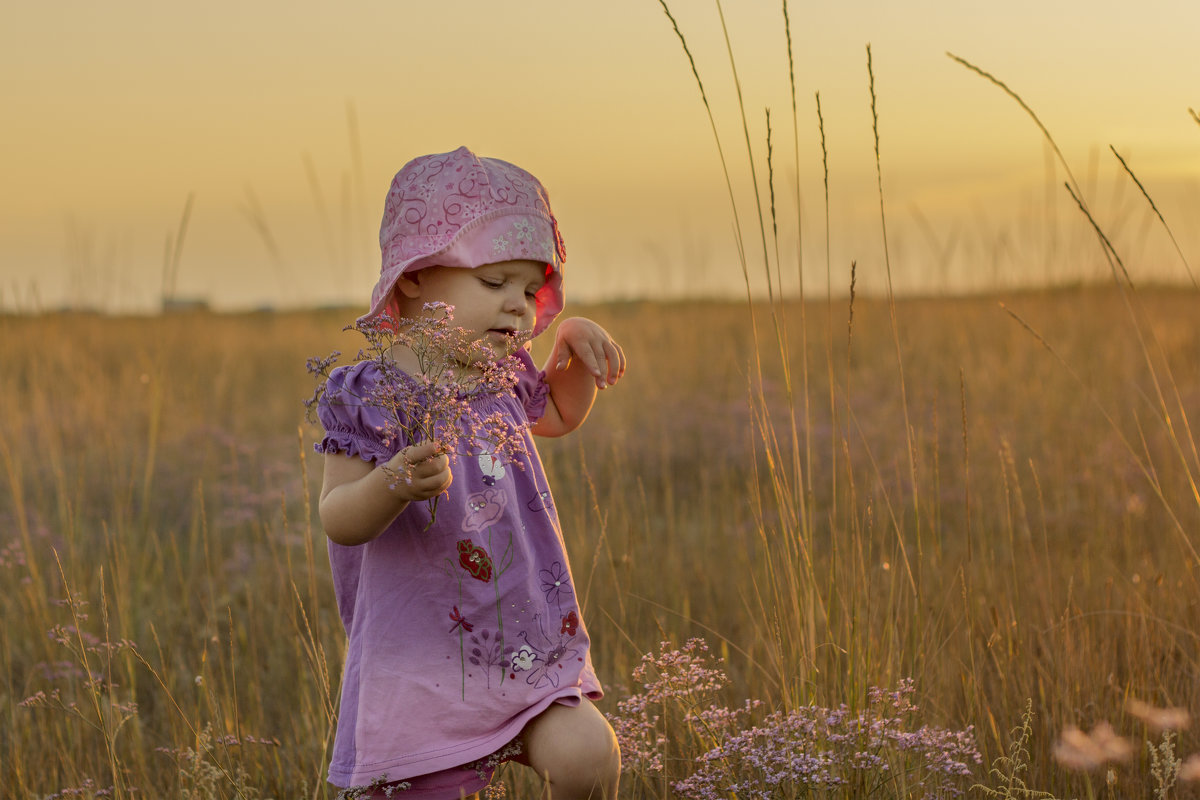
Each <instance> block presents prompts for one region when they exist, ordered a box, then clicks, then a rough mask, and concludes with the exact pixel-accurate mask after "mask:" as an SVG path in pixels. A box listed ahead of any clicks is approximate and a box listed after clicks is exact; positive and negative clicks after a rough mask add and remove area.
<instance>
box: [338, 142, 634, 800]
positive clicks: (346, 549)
mask: <svg viewBox="0 0 1200 800" xmlns="http://www.w3.org/2000/svg"><path fill="white" fill-rule="evenodd" d="M379 241H380V246H381V248H382V250H383V268H382V272H381V274H380V278H379V283H378V284H377V285H376V286H375V290H374V292H373V293H372V297H371V308H370V311H368V312H367V314H366V315H365V316H364V317H362V318H361V319H360V322H363V321H366V320H371V319H374V318H377V317H379V316H380V315H383V314H385V313H386V314H388V315H389V316H390V317H391V318H392V319H394V320H401V319H409V320H413V319H419V318H422V317H425V318H428V317H431V316H436V315H439V314H443V313H445V312H444V311H443V310H441V309H442V308H443V307H442V306H439V305H438V304H445V305H447V306H453V314H454V325H455V326H461V327H462V328H464V329H465V330H466V331H467V332H468V335H469V336H470V337H471V338H472V339H474V340H475V341H476V343H477V346H476V348H475V349H474V350H473V351H472V352H474V353H476V354H477V355H476V356H475V357H471V358H463V359H461V361H460V363H459V364H458V365H457V367H456V369H458V370H461V371H463V372H464V373H465V374H470V373H471V372H472V371H480V370H481V369H482V367H481V365H480V363H479V356H478V354H479V353H485V354H486V355H485V357H486V358H488V359H491V358H496V359H499V358H501V357H503V356H507V355H510V354H515V356H516V358H517V359H519V363H520V369H519V370H518V379H517V382H516V385H515V388H514V389H512V390H511V391H487V390H482V391H476V392H472V393H470V394H469V395H468V396H467V397H466V400H467V402H469V403H470V405H471V406H472V407H473V410H474V411H475V412H478V417H477V418H479V419H482V418H484V417H487V418H489V419H492V420H495V419H497V417H496V416H495V415H496V414H497V412H498V413H499V414H500V415H501V417H500V418H501V419H503V420H505V421H506V423H507V424H509V425H510V426H511V428H512V429H513V430H516V431H519V433H520V435H521V436H522V437H523V439H524V447H523V451H524V452H523V453H521V452H520V450H521V449H522V448H519V447H518V448H516V449H515V450H514V452H516V453H517V454H516V455H513V456H512V457H511V458H512V461H510V462H509V463H505V459H504V458H503V457H501V458H497V456H496V455H494V454H492V453H488V452H480V453H471V454H469V455H458V456H457V457H456V458H455V460H454V462H453V464H451V461H450V459H449V457H448V456H447V455H446V454H445V453H442V452H440V450H439V446H438V444H437V443H435V442H432V441H424V442H409V441H404V436H403V434H401V435H399V436H396V435H395V434H393V433H392V432H391V431H390V428H389V425H388V420H387V419H385V412H384V411H383V410H382V409H381V408H380V407H379V406H378V405H372V404H370V403H364V402H363V398H368V397H370V396H371V392H372V388H373V387H375V386H376V384H377V382H379V381H380V380H381V379H382V377H381V369H380V364H379V363H378V362H377V361H373V360H364V361H360V362H359V363H357V364H354V365H352V366H346V367H339V368H337V369H335V370H334V371H333V372H331V373H330V375H329V378H328V380H327V382H326V384H325V391H324V394H323V396H322V399H321V402H320V405H319V406H318V416H319V418H320V421H321V423H322V424H323V425H324V427H325V431H326V435H325V437H324V438H323V439H322V440H321V442H320V443H319V444H318V445H317V451H318V452H321V453H324V454H325V473H324V483H323V486H322V488H321V500H320V514H321V522H322V524H323V526H324V528H325V533H326V535H327V536H328V538H329V560H330V564H331V567H332V570H333V578H334V586H335V589H336V593H337V602H338V609H339V612H340V614H341V617H342V622H343V623H344V625H345V628H346V633H347V635H348V636H349V649H348V653H347V656H346V665H345V670H344V674H343V678H342V700H341V707H340V712H339V719H338V726H337V735H336V738H335V740H334V748H333V759H332V764H331V766H330V770H329V780H330V782H332V783H334V784H336V785H338V786H343V787H352V789H351V791H350V792H348V793H347V794H349V795H350V796H355V797H385V796H388V797H392V796H395V797H419V798H459V797H463V796H466V795H470V794H473V793H475V792H477V791H478V790H479V789H481V788H482V787H484V786H486V785H487V784H488V782H489V781H490V779H491V776H492V772H493V771H494V769H495V767H496V766H497V765H498V764H499V763H501V762H503V761H507V760H516V761H518V762H520V763H522V764H526V765H528V766H530V767H532V768H533V769H535V770H537V772H538V774H539V775H541V776H542V777H543V778H544V779H545V781H546V789H545V792H546V794H547V796H550V795H552V796H553V797H554V798H555V800H568V799H569V798H576V797H578V798H586V797H596V798H601V797H606V798H612V797H615V796H616V791H617V776H618V773H619V771H620V755H619V752H618V750H617V744H616V740H615V737H614V736H613V733H612V729H611V728H610V727H609V725H608V723H607V721H606V720H605V719H604V717H603V715H601V714H600V712H599V711H597V709H596V708H595V706H594V705H592V701H594V700H597V699H599V698H600V697H601V694H602V692H601V688H600V684H599V682H598V681H597V679H596V675H595V672H594V671H593V669H592V663H591V656H590V650H589V640H588V635H587V629H586V627H585V626H584V622H583V619H582V616H581V612H580V609H579V606H578V595H577V593H576V589H575V584H574V582H573V581H572V579H571V572H570V569H569V567H568V565H567V556H566V552H565V549H564V545H563V537H562V532H561V531H560V530H559V525H558V516H557V514H556V512H555V508H554V501H553V499H552V497H551V495H550V489H549V487H548V485H547V483H546V477H545V474H544V473H543V471H542V467H541V464H540V462H539V460H538V457H537V451H536V449H535V448H534V445H533V440H532V438H531V436H530V435H529V434H530V433H531V432H532V433H536V434H539V435H542V436H561V435H563V434H565V433H569V432H570V431H572V430H574V429H575V428H576V427H578V426H579V425H580V424H581V423H582V422H583V421H584V419H585V418H586V417H587V414H588V411H589V409H590V408H591V405H592V401H593V399H594V398H595V395H596V390H597V389H598V388H599V389H603V388H605V387H606V386H609V385H611V384H613V383H615V382H616V381H617V380H618V379H619V378H620V377H621V375H622V374H623V373H624V371H625V357H624V354H623V353H622V352H621V349H620V348H619V347H618V346H617V344H616V343H615V342H614V341H613V340H612V338H611V337H610V336H609V335H608V334H607V333H605V331H604V330H603V329H602V328H601V327H600V326H599V325H597V324H596V323H594V322H592V321H590V320H587V319H583V318H574V319H567V320H564V321H562V322H560V323H559V325H558V327H557V328H556V329H555V333H554V346H553V348H552V349H551V352H550V356H549V358H548V360H547V362H546V364H545V366H544V368H543V370H542V371H538V370H537V369H536V368H535V367H534V365H533V361H532V359H531V357H530V355H529V352H528V351H527V350H526V349H525V348H524V347H521V346H519V345H517V344H516V342H517V341H519V340H520V339H521V338H522V336H529V335H534V336H536V335H537V334H540V333H542V332H543V331H545V330H546V328H547V327H548V326H549V325H550V323H551V321H552V320H553V319H554V318H555V316H557V315H558V313H559V312H560V311H561V310H562V307H563V291H562V268H563V260H564V258H565V251H564V249H563V243H562V238H561V236H560V235H559V233H558V224H557V222H556V221H555V219H554V216H553V215H552V214H551V213H550V206H549V203H548V200H547V197H546V191H545V189H544V187H543V186H542V185H541V183H539V182H538V180H537V179H536V178H534V177H533V176H532V175H530V174H529V173H528V172H526V171H524V170H522V169H520V168H519V167H516V166H514V165H512V164H509V163H506V162H504V161H499V160H496V159H491V158H479V157H477V156H476V155H475V154H474V153H472V152H471V151H469V150H467V149H466V148H465V147H462V148H459V149H458V150H455V151H454V152H452V153H444V154H438V155H431V156H422V157H420V158H417V159H414V160H413V161H410V162H409V163H408V164H406V165H405V166H404V168H403V169H401V170H400V172H399V173H398V174H397V175H396V177H395V179H394V180H393V181H392V185H391V190H390V191H389V192H388V196H387V200H386V203H385V206H384V214H383V224H382V226H381V229H380V237H379ZM386 357H387V358H389V359H391V361H392V362H394V364H395V365H396V366H397V367H399V369H400V370H402V371H404V372H406V373H408V374H410V375H412V374H416V373H417V372H418V371H419V365H418V357H417V354H416V353H414V352H413V351H412V350H411V349H409V348H407V347H406V346H404V345H400V344H397V345H394V346H392V348H391V350H390V351H389V352H388V353H387V356H386ZM463 424H465V423H463ZM390 427H392V428H394V427H395V426H394V424H393V425H392V426H390ZM462 433H463V434H465V435H466V441H468V442H469V441H478V440H477V439H475V438H474V437H473V435H472V434H471V432H470V431H462ZM513 461H515V462H519V463H513ZM452 467H453V470H452ZM433 498H438V502H437V505H436V507H432V506H431V504H430V503H427V502H422V501H427V500H431V499H433Z"/></svg>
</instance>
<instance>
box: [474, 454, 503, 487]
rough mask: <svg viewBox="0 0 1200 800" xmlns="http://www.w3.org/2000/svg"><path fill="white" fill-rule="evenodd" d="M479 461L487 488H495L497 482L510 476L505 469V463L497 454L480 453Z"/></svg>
mask: <svg viewBox="0 0 1200 800" xmlns="http://www.w3.org/2000/svg"><path fill="white" fill-rule="evenodd" d="M478 460H479V470H480V472H482V473H483V483H484V485H485V486H495V485H496V481H498V480H499V479H500V478H503V477H504V476H505V475H506V474H508V473H507V472H506V471H505V469H504V463H503V462H502V461H501V460H500V459H499V458H498V457H497V456H496V454H495V453H480V454H479V459H478Z"/></svg>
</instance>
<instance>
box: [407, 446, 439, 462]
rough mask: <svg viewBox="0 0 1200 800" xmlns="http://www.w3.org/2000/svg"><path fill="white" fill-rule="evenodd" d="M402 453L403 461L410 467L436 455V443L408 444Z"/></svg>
mask: <svg viewBox="0 0 1200 800" xmlns="http://www.w3.org/2000/svg"><path fill="white" fill-rule="evenodd" d="M402 452H403V453H404V461H405V462H406V463H407V464H408V465H409V466H410V467H411V466H416V465H417V464H420V463H421V462H423V461H426V460H427V459H429V458H431V457H433V456H436V455H437V454H438V444H437V442H421V443H420V444H410V445H409V446H408V447H406V448H404V450H403V451H402Z"/></svg>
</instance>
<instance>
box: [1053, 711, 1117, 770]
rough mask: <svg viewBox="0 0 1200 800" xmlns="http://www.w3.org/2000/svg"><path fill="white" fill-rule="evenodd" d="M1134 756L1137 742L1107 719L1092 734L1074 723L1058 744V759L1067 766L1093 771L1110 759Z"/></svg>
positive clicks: (1056, 744)
mask: <svg viewBox="0 0 1200 800" xmlns="http://www.w3.org/2000/svg"><path fill="white" fill-rule="evenodd" d="M1132 755H1133V745H1131V744H1130V743H1129V741H1128V740H1126V739H1123V738H1122V737H1120V736H1118V735H1117V732H1116V731H1115V730H1113V727H1112V725H1110V724H1108V723H1107V722H1101V723H1099V724H1098V725H1096V727H1094V728H1092V731H1091V733H1084V732H1083V731H1081V730H1080V729H1079V728H1076V727H1075V726H1070V727H1068V728H1067V729H1066V730H1065V731H1063V732H1062V736H1060V737H1059V740H1058V742H1056V743H1055V745H1054V760H1055V761H1057V762H1058V763H1060V764H1062V765H1063V766H1064V767H1066V768H1067V769H1076V770H1092V769H1096V768H1097V767H1100V766H1102V765H1104V764H1107V763H1108V762H1110V761H1128V760H1129V758H1130V757H1131V756H1132Z"/></svg>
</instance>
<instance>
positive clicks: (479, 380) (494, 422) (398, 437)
mask: <svg viewBox="0 0 1200 800" xmlns="http://www.w3.org/2000/svg"><path fill="white" fill-rule="evenodd" d="M424 311H425V312H426V313H425V314H424V315H423V316H420V317H417V318H409V317H404V318H401V319H400V320H399V321H396V320H393V319H392V318H391V317H390V316H388V315H386V314H384V315H381V316H379V317H374V318H372V319H368V320H363V321H359V322H357V323H355V324H353V325H348V326H346V328H345V330H355V331H357V332H358V333H360V334H362V336H363V338H365V339H366V345H365V346H364V347H363V348H362V349H361V350H359V351H358V356H357V358H356V360H357V361H367V360H370V361H372V362H373V363H374V364H375V366H376V368H377V372H378V375H379V379H378V380H377V381H376V382H375V383H374V384H373V385H371V386H370V388H369V389H368V390H366V394H365V396H362V397H357V396H356V397H353V398H352V401H353V402H360V403H362V404H363V405H366V406H371V407H374V408H377V409H379V410H380V411H382V412H383V413H382V416H383V418H384V424H383V425H382V426H381V428H380V430H379V431H378V433H379V435H380V439H381V441H382V443H383V445H384V446H385V447H390V446H391V445H392V444H393V443H394V442H397V441H402V442H406V443H407V444H410V445H413V444H420V443H421V442H426V441H431V442H435V443H437V445H438V451H439V452H440V453H444V454H447V455H449V456H450V458H451V460H452V461H453V460H455V458H456V457H457V456H459V455H482V454H490V455H491V456H492V457H493V458H495V459H497V460H498V461H499V462H500V463H511V464H515V465H516V466H517V467H518V468H521V469H524V466H525V465H524V460H523V456H524V455H525V453H526V450H525V440H524V437H523V435H522V434H523V429H522V427H523V426H514V425H513V424H512V423H511V422H509V421H507V420H506V419H505V417H504V414H503V413H502V412H500V411H494V412H492V413H490V414H483V413H482V412H480V411H479V410H477V409H476V408H475V407H474V406H473V405H472V403H471V400H472V398H475V397H477V396H479V395H480V394H497V393H504V392H511V391H513V388H514V387H515V386H516V384H517V379H518V375H519V373H520V371H521V362H520V361H519V360H518V359H517V357H516V356H515V355H513V354H512V353H515V352H516V349H517V348H518V347H520V346H522V345H523V344H524V342H525V341H526V340H527V338H528V337H527V335H514V336H513V341H512V346H511V353H510V354H508V355H504V356H501V357H500V358H496V356H495V353H494V351H492V349H491V347H490V345H489V344H488V343H487V342H484V341H480V340H479V339H478V338H477V337H475V336H474V335H472V334H471V332H470V331H467V330H466V329H464V328H462V327H459V326H455V325H454V324H453V323H454V307H453V306H451V305H447V304H446V303H440V302H439V303H426V304H425V306H424ZM397 345H400V346H402V347H405V348H407V349H408V350H410V351H411V352H412V353H413V354H414V355H415V356H416V360H417V371H416V373H415V374H409V373H408V372H405V371H404V370H403V369H401V368H400V367H399V365H397V363H396V362H395V360H394V359H393V357H392V351H393V348H394V347H396V346H397ZM340 356H341V353H340V352H339V351H336V350H335V351H334V352H333V353H331V354H330V355H329V356H328V357H327V358H310V359H309V360H308V365H307V366H308V371H309V372H310V373H311V374H313V375H314V376H316V377H317V378H319V379H320V383H319V384H318V386H317V388H316V391H315V392H314V393H313V396H312V397H311V398H309V399H308V400H307V401H305V406H306V408H307V409H308V412H309V416H310V418H311V417H312V416H313V414H314V413H315V409H316V408H317V406H318V404H319V403H320V402H321V400H322V399H323V398H324V397H325V394H326V390H327V386H328V381H329V376H330V373H331V371H332V368H333V366H334V365H335V364H336V363H337V360H338V358H339V357H340ZM330 402H342V403H345V402H350V400H348V399H347V398H346V397H344V396H343V395H342V394H340V393H339V396H338V397H337V398H336V399H335V398H331V399H330ZM385 468H386V469H388V470H390V473H389V474H390V476H391V477H392V479H393V483H392V484H391V488H393V489H394V488H395V487H396V485H397V484H396V482H399V481H406V480H408V476H407V475H405V474H401V473H400V472H398V471H396V470H392V469H391V467H385ZM439 497H440V495H439V496H438V497H434V498H432V499H431V500H429V501H428V503H429V511H430V517H431V519H430V524H432V523H433V519H434V518H436V516H437V501H438V499H439Z"/></svg>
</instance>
